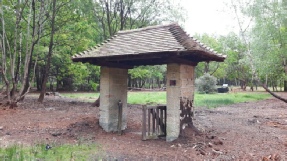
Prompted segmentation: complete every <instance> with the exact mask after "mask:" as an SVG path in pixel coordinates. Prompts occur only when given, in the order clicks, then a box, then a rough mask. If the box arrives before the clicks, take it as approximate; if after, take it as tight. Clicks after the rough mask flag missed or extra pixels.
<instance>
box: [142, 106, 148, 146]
mask: <svg viewBox="0 0 287 161" xmlns="http://www.w3.org/2000/svg"><path fill="white" fill-rule="evenodd" d="M142 110H143V120H142V121H143V122H142V140H146V111H147V109H146V105H143V106H142Z"/></svg>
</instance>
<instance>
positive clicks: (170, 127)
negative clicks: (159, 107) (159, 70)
mask: <svg viewBox="0 0 287 161" xmlns="http://www.w3.org/2000/svg"><path fill="white" fill-rule="evenodd" d="M166 90H167V130H166V132H167V136H166V141H173V140H175V139H177V138H178V136H179V134H180V128H181V127H180V126H181V120H182V118H181V116H180V115H181V110H180V101H182V100H183V99H184V100H185V101H186V99H187V100H192V101H193V99H194V66H190V65H184V64H176V63H171V64H168V65H167V85H166Z"/></svg>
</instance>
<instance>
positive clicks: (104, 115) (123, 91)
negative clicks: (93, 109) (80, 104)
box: [99, 67, 128, 132]
mask: <svg viewBox="0 0 287 161" xmlns="http://www.w3.org/2000/svg"><path fill="white" fill-rule="evenodd" d="M127 78H128V70H127V69H118V68H109V67H101V81H100V96H101V97H100V102H101V103H100V121H99V122H100V126H101V127H102V128H103V129H104V130H105V131H106V132H112V131H118V102H119V100H120V101H121V102H122V104H123V106H122V107H123V117H122V130H124V129H126V127H127V116H126V113H127V112H126V109H127Z"/></svg>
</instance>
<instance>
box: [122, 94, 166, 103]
mask: <svg viewBox="0 0 287 161" xmlns="http://www.w3.org/2000/svg"><path fill="white" fill-rule="evenodd" d="M128 103H129V104H152V105H156V104H166V92H129V93H128Z"/></svg>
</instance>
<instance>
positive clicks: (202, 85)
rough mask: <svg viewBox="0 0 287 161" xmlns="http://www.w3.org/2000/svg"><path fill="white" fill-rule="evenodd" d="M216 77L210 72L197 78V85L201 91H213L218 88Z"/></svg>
mask: <svg viewBox="0 0 287 161" xmlns="http://www.w3.org/2000/svg"><path fill="white" fill-rule="evenodd" d="M216 82H217V80H216V78H215V77H214V76H212V75H210V74H208V73H205V74H204V75H203V76H201V77H199V78H197V79H196V80H195V86H196V88H197V91H198V92H199V93H213V92H215V91H216V90H217V89H216Z"/></svg>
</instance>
